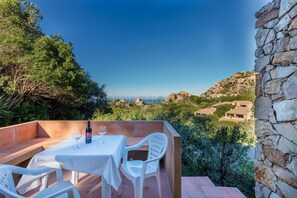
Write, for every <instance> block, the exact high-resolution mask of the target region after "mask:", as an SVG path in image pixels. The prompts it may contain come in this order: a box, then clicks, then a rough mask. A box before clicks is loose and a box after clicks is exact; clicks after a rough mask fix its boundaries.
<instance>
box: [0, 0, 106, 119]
mask: <svg viewBox="0 0 297 198" xmlns="http://www.w3.org/2000/svg"><path fill="white" fill-rule="evenodd" d="M41 20H42V16H41V14H40V12H39V9H38V8H37V7H36V6H35V5H34V4H33V3H28V2H27V1H25V0H23V1H19V0H2V1H0V95H3V96H4V97H5V98H7V104H8V108H9V109H11V110H12V111H14V112H19V113H20V115H23V114H22V113H21V112H24V111H23V108H24V107H26V106H30V107H31V109H35V113H36V114H34V112H32V116H29V117H27V119H28V120H30V119H34V118H35V119H36V118H40V116H42V113H41V112H40V111H39V109H43V111H42V112H43V113H46V115H45V116H46V117H48V118H50V119H81V118H82V117H83V116H82V115H83V114H85V111H87V114H92V112H91V111H92V110H91V108H92V105H93V104H90V103H89V102H88V99H89V98H90V96H92V95H96V96H99V95H100V96H102V97H101V98H102V100H101V103H100V104H99V103H98V104H97V103H96V104H95V105H97V106H101V107H102V106H104V105H106V104H107V103H106V102H103V101H104V98H106V94H105V92H104V88H105V86H104V85H103V86H99V85H98V84H97V83H96V82H94V81H93V80H92V79H91V77H90V75H88V74H87V73H86V72H85V71H84V69H83V68H81V66H80V65H79V64H78V63H77V62H76V58H75V55H74V54H73V46H72V44H71V43H65V42H64V40H63V38H62V37H61V36H60V35H52V36H47V35H44V34H43V33H42V32H41V28H40V25H39V23H40V21H41ZM37 106H39V107H40V108H34V107H37ZM20 115H16V114H15V118H14V119H13V120H14V121H15V122H19V121H21V120H27V119H23V118H24V117H23V118H21V119H20ZM24 115H26V114H24ZM30 115H31V114H30Z"/></svg>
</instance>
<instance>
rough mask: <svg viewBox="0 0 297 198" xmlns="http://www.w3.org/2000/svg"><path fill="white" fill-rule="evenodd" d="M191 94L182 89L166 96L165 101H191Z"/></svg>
mask: <svg viewBox="0 0 297 198" xmlns="http://www.w3.org/2000/svg"><path fill="white" fill-rule="evenodd" d="M191 96H192V94H190V93H188V92H185V91H181V92H179V93H173V94H170V95H169V96H168V97H167V98H166V100H165V103H168V102H185V101H189V100H190V97H191Z"/></svg>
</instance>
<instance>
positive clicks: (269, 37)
mask: <svg viewBox="0 0 297 198" xmlns="http://www.w3.org/2000/svg"><path fill="white" fill-rule="evenodd" d="M275 37H276V36H275V32H274V30H270V31H269V33H268V34H267V37H266V39H265V44H268V43H270V42H271V41H273V40H275Z"/></svg>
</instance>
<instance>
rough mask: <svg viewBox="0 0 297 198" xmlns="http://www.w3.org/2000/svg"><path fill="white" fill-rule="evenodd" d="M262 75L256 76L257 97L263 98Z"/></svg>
mask: <svg viewBox="0 0 297 198" xmlns="http://www.w3.org/2000/svg"><path fill="white" fill-rule="evenodd" d="M261 85H262V75H261V74H259V73H258V74H256V96H257V97H258V96H261V95H262V86H261Z"/></svg>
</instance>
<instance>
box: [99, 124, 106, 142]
mask: <svg viewBox="0 0 297 198" xmlns="http://www.w3.org/2000/svg"><path fill="white" fill-rule="evenodd" d="M99 134H100V139H101V141H100V143H104V139H103V138H104V135H105V134H106V127H105V126H100V127H99Z"/></svg>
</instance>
